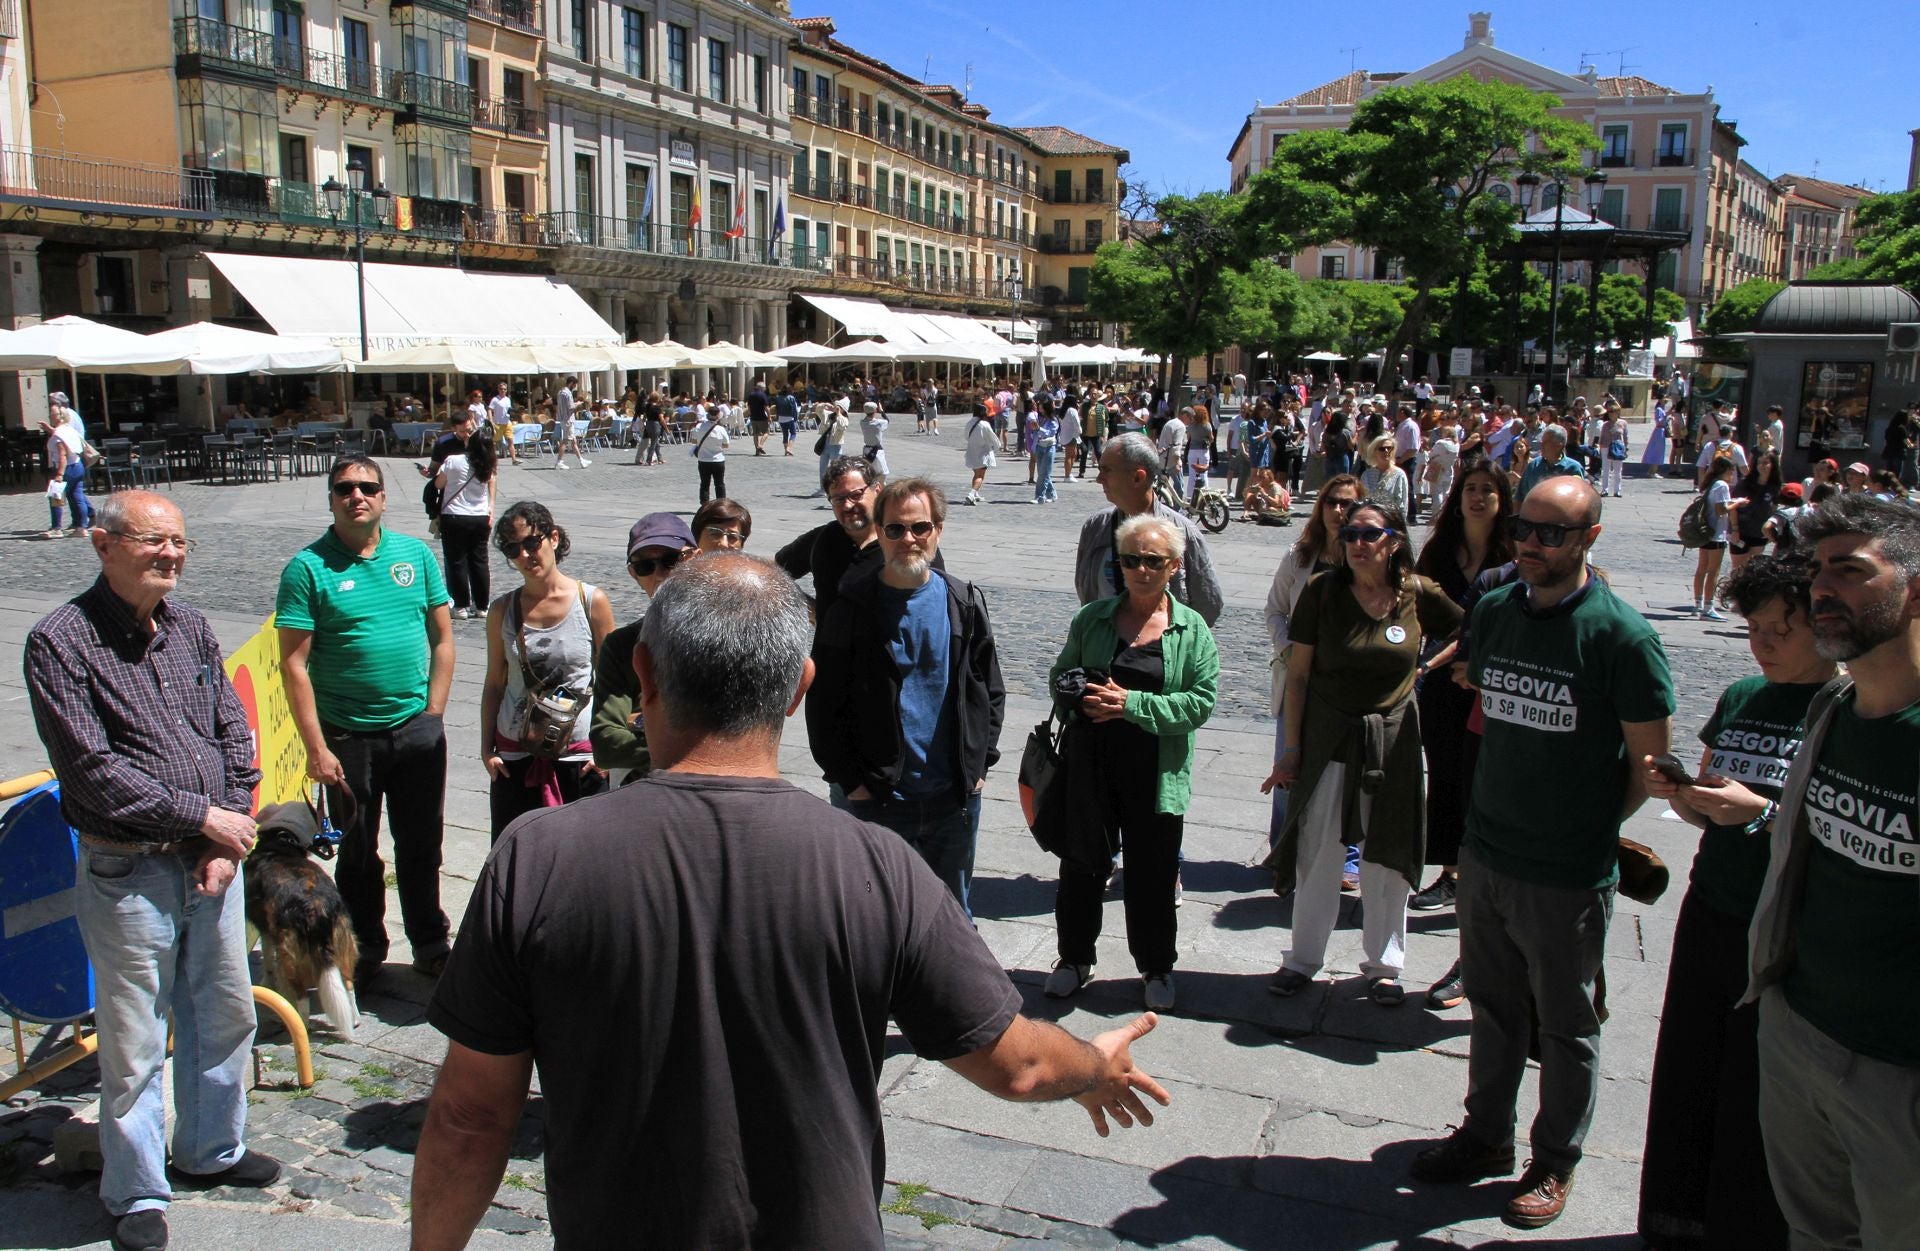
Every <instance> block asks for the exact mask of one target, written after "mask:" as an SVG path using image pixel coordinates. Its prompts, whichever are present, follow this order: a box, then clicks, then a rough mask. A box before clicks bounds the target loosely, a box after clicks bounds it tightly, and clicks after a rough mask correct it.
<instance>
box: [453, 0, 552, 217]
mask: <svg viewBox="0 0 1920 1251" xmlns="http://www.w3.org/2000/svg"><path fill="white" fill-rule="evenodd" d="M469 16H470V20H469V21H468V23H467V83H468V85H469V86H470V87H471V88H472V89H473V114H472V116H473V168H474V170H475V171H476V179H477V183H478V185H476V186H475V187H474V188H473V199H472V203H473V204H474V206H475V207H476V208H478V209H480V210H481V212H480V214H478V215H477V220H478V221H480V222H483V223H485V226H486V229H487V230H488V232H489V233H490V235H497V237H498V238H499V240H500V241H502V242H508V241H511V242H536V241H538V239H539V216H538V215H539V213H540V210H541V207H542V205H544V203H545V201H546V190H545V188H546V181H547V176H546V168H547V111H546V105H545V103H544V102H543V101H542V99H541V98H540V96H541V92H540V77H541V75H540V41H541V29H540V5H539V0H471V9H470V15H469Z"/></svg>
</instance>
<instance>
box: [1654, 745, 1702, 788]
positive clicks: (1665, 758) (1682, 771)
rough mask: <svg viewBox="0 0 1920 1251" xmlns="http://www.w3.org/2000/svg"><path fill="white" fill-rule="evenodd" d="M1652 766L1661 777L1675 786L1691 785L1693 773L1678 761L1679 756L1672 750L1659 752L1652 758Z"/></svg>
mask: <svg viewBox="0 0 1920 1251" xmlns="http://www.w3.org/2000/svg"><path fill="white" fill-rule="evenodd" d="M1653 767H1654V769H1655V771H1656V772H1658V773H1659V774H1660V775H1661V776H1662V777H1664V778H1666V779H1667V780H1668V781H1670V782H1672V783H1673V784H1674V785H1676V786H1692V785H1693V781H1694V779H1693V774H1691V773H1688V772H1687V766H1685V765H1683V764H1681V763H1680V757H1678V756H1676V755H1674V754H1673V753H1672V752H1670V751H1667V752H1661V753H1660V754H1659V755H1658V756H1655V757H1654V758H1653Z"/></svg>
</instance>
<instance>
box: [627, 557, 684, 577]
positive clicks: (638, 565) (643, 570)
mask: <svg viewBox="0 0 1920 1251" xmlns="http://www.w3.org/2000/svg"><path fill="white" fill-rule="evenodd" d="M685 555H686V553H685V552H665V553H663V554H661V555H659V556H635V557H634V558H633V559H632V560H629V561H628V562H627V568H629V569H631V570H633V575H634V576H635V577H636V578H651V577H652V576H653V571H654V570H655V569H658V570H660V572H662V573H665V572H666V571H667V570H669V569H671V568H673V567H674V566H675V565H677V564H679V563H680V561H681V559H682V558H683V557H685Z"/></svg>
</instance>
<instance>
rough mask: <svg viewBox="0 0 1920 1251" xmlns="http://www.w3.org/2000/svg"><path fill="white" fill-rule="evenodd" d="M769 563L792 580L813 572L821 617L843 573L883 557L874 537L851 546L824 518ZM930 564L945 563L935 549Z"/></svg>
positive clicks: (874, 564) (874, 563) (819, 618)
mask: <svg viewBox="0 0 1920 1251" xmlns="http://www.w3.org/2000/svg"><path fill="white" fill-rule="evenodd" d="M773 563H774V564H776V565H778V566H780V568H782V569H784V570H786V574H787V576H788V577H789V578H792V579H793V580H794V581H796V582H798V581H799V580H800V579H801V578H804V577H806V576H807V575H808V574H812V575H813V614H814V619H815V620H816V621H824V620H826V616H827V610H828V609H830V608H832V607H833V603H834V601H835V600H837V599H839V598H840V584H841V583H842V582H843V581H845V580H846V578H847V576H848V575H849V574H850V573H852V572H853V571H854V570H856V569H866V568H878V567H879V566H880V565H881V564H882V563H884V558H883V557H882V555H881V552H880V543H879V541H878V540H875V541H874V542H872V543H869V544H867V545H866V546H865V547H855V546H854V545H853V540H852V539H850V538H848V537H847V532H846V530H845V529H844V528H842V526H841V525H840V523H839V522H838V521H828V522H824V523H822V524H820V525H817V526H815V527H814V528H813V529H811V530H809V531H807V532H806V533H805V534H803V535H801V536H800V537H799V538H797V539H795V540H794V541H793V542H791V543H789V544H787V545H786V546H785V547H783V548H781V549H780V550H779V551H777V552H775V553H774V555H773ZM933 567H934V568H935V569H939V570H942V571H944V570H945V569H946V567H947V565H946V562H945V561H943V560H942V559H940V553H939V552H938V551H935V552H934V554H933Z"/></svg>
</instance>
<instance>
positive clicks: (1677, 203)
mask: <svg viewBox="0 0 1920 1251" xmlns="http://www.w3.org/2000/svg"><path fill="white" fill-rule="evenodd" d="M1685 195H1686V192H1684V191H1682V190H1681V189H1680V188H1679V187H1657V188H1655V189H1654V192H1653V228H1654V229H1655V230H1685V229H1686V228H1687V222H1686V215H1685V214H1684V213H1682V212H1681V205H1682V203H1683V202H1684V197H1685Z"/></svg>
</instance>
